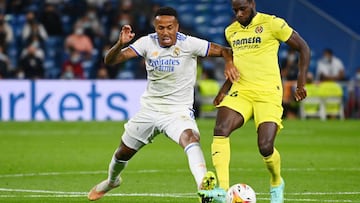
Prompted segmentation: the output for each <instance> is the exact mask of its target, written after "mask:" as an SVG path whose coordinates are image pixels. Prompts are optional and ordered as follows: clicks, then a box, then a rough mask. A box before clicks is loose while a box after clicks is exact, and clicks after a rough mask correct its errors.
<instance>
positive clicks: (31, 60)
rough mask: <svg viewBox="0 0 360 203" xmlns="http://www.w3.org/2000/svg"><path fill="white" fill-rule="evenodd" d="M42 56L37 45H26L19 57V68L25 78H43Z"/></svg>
mask: <svg viewBox="0 0 360 203" xmlns="http://www.w3.org/2000/svg"><path fill="white" fill-rule="evenodd" d="M43 57H44V56H43V55H41V52H40V51H39V48H38V47H36V46H34V45H29V46H28V47H26V49H25V50H24V51H23V53H22V57H21V59H20V69H21V70H22V71H23V72H24V76H25V79H40V78H44V66H43V59H44V58H43ZM19 72H21V71H19Z"/></svg>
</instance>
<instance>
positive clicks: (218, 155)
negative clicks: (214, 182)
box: [211, 136, 230, 190]
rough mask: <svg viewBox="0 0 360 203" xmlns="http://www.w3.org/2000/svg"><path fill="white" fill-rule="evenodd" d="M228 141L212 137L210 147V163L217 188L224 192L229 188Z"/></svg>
mask: <svg viewBox="0 0 360 203" xmlns="http://www.w3.org/2000/svg"><path fill="white" fill-rule="evenodd" d="M229 140H230V139H229V138H228V137H223V136H214V138H213V143H212V145H211V154H212V162H213V165H214V167H215V170H216V174H217V177H218V182H219V186H220V187H221V188H223V189H225V190H227V189H228V188H229V164H230V141H229Z"/></svg>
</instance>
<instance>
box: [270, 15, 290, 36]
mask: <svg viewBox="0 0 360 203" xmlns="http://www.w3.org/2000/svg"><path fill="white" fill-rule="evenodd" d="M271 25H272V32H273V35H274V37H275V38H276V39H278V40H280V41H282V42H286V41H287V40H288V39H289V38H290V36H291V34H292V32H293V29H292V28H291V27H290V26H289V25H288V24H287V23H286V21H285V20H284V19H282V18H278V17H276V16H273V19H272V24H271Z"/></svg>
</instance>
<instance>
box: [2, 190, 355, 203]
mask: <svg viewBox="0 0 360 203" xmlns="http://www.w3.org/2000/svg"><path fill="white" fill-rule="evenodd" d="M0 191H8V192H29V193H51V194H46V195H39V194H37V195H0V198H18V197H23V198H59V197H61V198H74V197H86V194H87V193H86V192H63V191H48V190H25V189H7V188H0ZM107 196H112V197H149V196H150V197H168V198H189V199H192V198H196V195H194V194H193V193H125V194H113V193H110V194H107ZM257 199H258V200H269V198H260V197H258V198H257ZM285 200H286V201H289V202H294V201H295V202H318V201H321V202H343V203H345V202H353V201H352V200H319V199H289V198H285Z"/></svg>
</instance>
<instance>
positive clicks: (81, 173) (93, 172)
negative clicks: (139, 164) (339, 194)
mask: <svg viewBox="0 0 360 203" xmlns="http://www.w3.org/2000/svg"><path fill="white" fill-rule="evenodd" d="M230 170H233V171H263V170H265V169H252V168H246V169H245V168H236V169H234V168H231V169H230ZM282 171H288V172H294V171H295V172H298V171H302V172H313V171H360V168H301V169H299V168H284V169H282ZM162 172H168V171H165V170H158V169H149V170H133V171H126V173H137V174H138V173H162ZM172 172H176V173H179V172H188V170H187V169H178V170H173V171H172ZM106 173H107V171H105V170H103V171H70V172H39V173H20V174H2V175H0V178H13V177H33V176H59V175H90V174H106Z"/></svg>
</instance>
